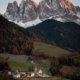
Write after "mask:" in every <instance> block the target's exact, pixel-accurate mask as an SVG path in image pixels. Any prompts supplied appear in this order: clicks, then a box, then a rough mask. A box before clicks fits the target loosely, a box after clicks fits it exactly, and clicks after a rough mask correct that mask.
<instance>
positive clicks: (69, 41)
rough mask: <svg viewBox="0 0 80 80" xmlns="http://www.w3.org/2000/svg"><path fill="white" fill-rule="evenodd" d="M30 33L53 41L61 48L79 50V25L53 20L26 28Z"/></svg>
mask: <svg viewBox="0 0 80 80" xmlns="http://www.w3.org/2000/svg"><path fill="white" fill-rule="evenodd" d="M28 30H31V31H32V32H34V33H36V34H39V35H41V36H43V37H44V38H46V39H48V40H50V41H54V42H55V43H56V45H58V46H60V47H63V48H66V49H68V48H72V49H74V50H77V49H79V48H80V25H78V24H76V23H73V22H66V23H62V22H59V21H56V20H54V19H49V20H46V21H44V22H42V23H40V24H38V25H36V26H33V27H30V28H28Z"/></svg>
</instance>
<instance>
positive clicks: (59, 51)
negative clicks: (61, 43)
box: [34, 42, 71, 57]
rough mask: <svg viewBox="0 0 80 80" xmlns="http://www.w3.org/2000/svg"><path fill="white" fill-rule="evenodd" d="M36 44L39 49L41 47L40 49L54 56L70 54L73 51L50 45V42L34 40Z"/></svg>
mask: <svg viewBox="0 0 80 80" xmlns="http://www.w3.org/2000/svg"><path fill="white" fill-rule="evenodd" d="M34 46H35V47H36V48H37V49H40V50H42V51H44V52H45V53H47V54H50V55H52V56H54V57H58V56H60V55H62V54H70V53H71V52H69V51H67V50H64V49H62V48H59V47H56V46H53V45H49V44H45V43H42V42H34Z"/></svg>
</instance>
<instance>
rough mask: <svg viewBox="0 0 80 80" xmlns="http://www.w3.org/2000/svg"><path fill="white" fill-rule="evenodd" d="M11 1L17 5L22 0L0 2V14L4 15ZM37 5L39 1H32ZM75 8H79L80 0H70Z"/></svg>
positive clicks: (3, 0)
mask: <svg viewBox="0 0 80 80" xmlns="http://www.w3.org/2000/svg"><path fill="white" fill-rule="evenodd" d="M13 1H17V2H18V4H20V2H21V1H22V0H0V13H1V14H4V12H5V11H6V8H7V5H8V3H9V2H13ZM33 1H35V2H37V3H39V2H40V1H41V0H33ZM70 1H71V2H72V3H73V4H74V5H75V6H80V0H70Z"/></svg>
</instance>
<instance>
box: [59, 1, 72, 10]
mask: <svg viewBox="0 0 80 80" xmlns="http://www.w3.org/2000/svg"><path fill="white" fill-rule="evenodd" d="M60 5H61V7H65V8H68V9H72V3H71V2H70V0H61V2H60Z"/></svg>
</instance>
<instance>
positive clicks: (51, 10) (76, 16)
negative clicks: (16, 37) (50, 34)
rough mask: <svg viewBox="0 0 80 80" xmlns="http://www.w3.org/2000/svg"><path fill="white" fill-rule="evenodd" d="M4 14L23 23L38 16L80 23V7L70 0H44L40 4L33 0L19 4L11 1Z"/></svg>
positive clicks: (24, 0)
mask: <svg viewBox="0 0 80 80" xmlns="http://www.w3.org/2000/svg"><path fill="white" fill-rule="evenodd" d="M4 16H5V17H6V18H7V19H8V20H11V21H13V22H14V21H16V22H22V23H26V22H29V21H33V20H35V19H37V18H39V19H40V20H45V19H48V18H54V19H56V20H59V21H62V22H68V21H71V22H76V23H78V24H80V7H76V6H74V5H73V4H72V3H71V2H70V0H42V1H41V2H40V3H39V5H38V4H37V3H35V2H34V1H32V0H22V2H21V4H20V5H19V6H18V4H17V2H16V1H14V2H13V3H9V4H8V7H7V10H6V12H5V13H4ZM34 25H35V24H34Z"/></svg>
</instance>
